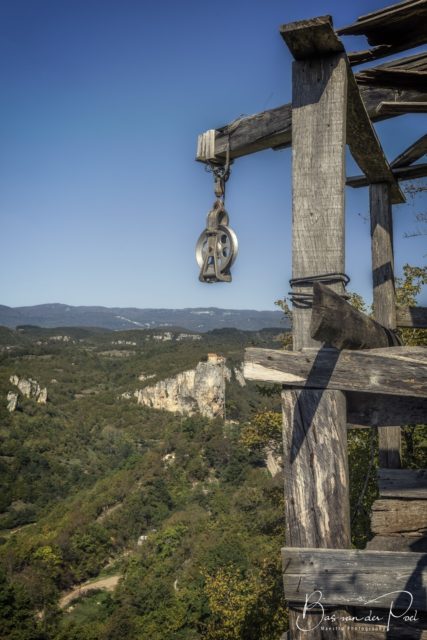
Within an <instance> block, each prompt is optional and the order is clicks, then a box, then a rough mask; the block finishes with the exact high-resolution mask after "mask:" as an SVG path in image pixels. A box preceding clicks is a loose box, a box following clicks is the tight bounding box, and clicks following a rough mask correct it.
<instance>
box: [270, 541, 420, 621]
mask: <svg viewBox="0 0 427 640" xmlns="http://www.w3.org/2000/svg"><path fill="white" fill-rule="evenodd" d="M282 562H283V582H284V585H285V596H286V598H287V599H288V600H290V601H293V602H301V603H303V604H305V602H306V597H307V596H309V595H310V594H313V598H315V597H316V596H320V594H319V593H315V592H318V591H320V592H321V604H322V605H344V604H345V605H350V606H356V607H360V606H363V605H368V608H371V607H372V608H377V607H378V608H380V607H381V608H389V607H390V606H392V607H393V610H394V611H396V610H398V609H400V610H401V609H406V608H407V607H408V605H409V606H410V605H411V599H410V598H409V597H408V595H405V594H404V593H402V594H401V595H399V593H396V592H406V591H409V592H410V593H412V595H413V602H412V607H411V608H413V609H414V610H415V609H418V611H426V610H427V594H426V590H425V589H424V588H422V587H420V585H423V584H425V582H426V580H427V568H426V564H427V557H426V556H425V555H424V554H422V553H405V552H400V553H393V552H390V551H355V550H350V549H295V548H292V547H285V548H283V549H282ZM313 598H312V599H311V602H313ZM372 601H375V604H373V603H372ZM375 605H376V606H375Z"/></svg>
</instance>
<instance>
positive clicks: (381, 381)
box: [244, 347, 427, 398]
mask: <svg viewBox="0 0 427 640" xmlns="http://www.w3.org/2000/svg"><path fill="white" fill-rule="evenodd" d="M244 376H245V378H247V379H248V380H260V381H263V382H277V383H280V384H285V385H288V386H290V387H297V388H307V389H336V390H341V391H363V392H366V393H383V394H390V395H396V396H414V397H421V398H425V397H427V349H426V348H425V347H390V348H387V349H369V350H366V351H337V350H335V349H320V350H319V351H317V350H316V349H305V350H303V351H285V350H281V351H279V350H275V349H259V348H250V349H246V355H245V363H244Z"/></svg>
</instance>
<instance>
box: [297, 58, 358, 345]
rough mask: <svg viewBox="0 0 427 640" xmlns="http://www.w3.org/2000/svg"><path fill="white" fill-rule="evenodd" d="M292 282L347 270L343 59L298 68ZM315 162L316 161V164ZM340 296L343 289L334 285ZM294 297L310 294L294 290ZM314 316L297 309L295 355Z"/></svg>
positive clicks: (307, 340) (307, 335)
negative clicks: (345, 245)
mask: <svg viewBox="0 0 427 640" xmlns="http://www.w3.org/2000/svg"><path fill="white" fill-rule="evenodd" d="M292 95H293V98H292V108H293V111H292V113H293V115H292V120H293V132H294V143H293V146H292V210H293V227H292V234H293V236H292V237H293V253H292V277H293V278H301V277H306V276H312V275H317V274H321V273H331V272H342V271H343V270H344V180H345V167H344V161H345V135H346V133H345V132H346V101H347V66H346V61H345V57H344V55H343V54H338V55H336V56H329V57H328V58H326V59H325V60H322V59H317V60H313V61H310V62H304V61H303V62H294V65H293V94H292ZM314 159H315V161H314ZM333 287H334V288H335V289H336V290H337V292H338V293H341V292H342V291H343V287H342V284H341V283H338V284H337V285H333ZM293 290H294V291H295V292H304V293H307V292H310V289H309V288H307V287H294V289H293ZM310 319H311V310H310V309H309V308H303V307H301V306H295V305H294V309H293V334H294V349H301V348H302V347H303V346H309V345H310V344H312V345H314V344H317V343H316V342H315V341H312V340H311V339H310Z"/></svg>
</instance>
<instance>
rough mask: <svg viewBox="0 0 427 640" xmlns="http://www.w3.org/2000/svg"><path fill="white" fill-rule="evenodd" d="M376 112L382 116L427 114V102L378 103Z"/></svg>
mask: <svg viewBox="0 0 427 640" xmlns="http://www.w3.org/2000/svg"><path fill="white" fill-rule="evenodd" d="M377 112H378V113H379V114H382V115H386V116H387V115H392V116H395V115H403V114H407V113H427V102H388V101H387V102H380V104H379V105H378V107H377Z"/></svg>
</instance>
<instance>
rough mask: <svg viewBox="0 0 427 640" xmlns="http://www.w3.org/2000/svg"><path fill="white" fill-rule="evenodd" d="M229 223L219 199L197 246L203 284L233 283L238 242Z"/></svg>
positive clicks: (210, 213)
mask: <svg viewBox="0 0 427 640" xmlns="http://www.w3.org/2000/svg"><path fill="white" fill-rule="evenodd" d="M228 222H229V220H228V213H227V212H226V210H225V209H224V205H223V202H222V200H220V199H218V200H217V201H216V202H215V204H214V207H213V209H211V211H209V213H208V217H207V224H206V229H205V230H204V231H203V232H202V233H201V235H200V237H199V239H198V241H197V244H196V260H197V264H198V265H199V267H200V275H199V280H200V281H201V282H209V283H211V282H231V274H230V267H231V265H232V264H233V263H234V261H235V259H236V257H237V251H238V242H237V236H236V234H235V233H234V231H233V230H232V229H231V228H230V227H229V226H228Z"/></svg>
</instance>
